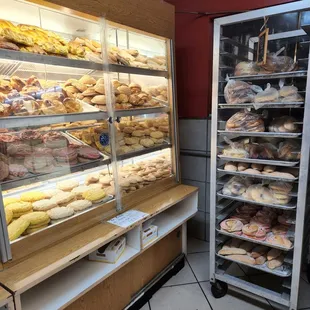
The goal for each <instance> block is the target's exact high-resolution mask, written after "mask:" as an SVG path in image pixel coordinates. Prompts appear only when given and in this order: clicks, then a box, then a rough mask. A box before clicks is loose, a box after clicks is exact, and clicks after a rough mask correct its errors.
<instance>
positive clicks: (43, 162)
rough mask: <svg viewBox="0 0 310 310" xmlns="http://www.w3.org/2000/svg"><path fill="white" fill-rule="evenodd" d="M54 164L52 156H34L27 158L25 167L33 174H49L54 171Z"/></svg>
mask: <svg viewBox="0 0 310 310" xmlns="http://www.w3.org/2000/svg"><path fill="white" fill-rule="evenodd" d="M53 162H54V157H53V156H51V155H40V154H37V155H36V154H32V155H30V156H27V157H25V160H24V166H25V167H26V168H27V169H28V171H30V172H32V173H48V172H52V171H53V169H54V165H53Z"/></svg>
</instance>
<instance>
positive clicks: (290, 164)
mask: <svg viewBox="0 0 310 310" xmlns="http://www.w3.org/2000/svg"><path fill="white" fill-rule="evenodd" d="M217 156H218V158H220V159H221V160H225V161H237V162H242V163H251V164H262V165H271V166H281V167H294V166H296V165H298V164H299V161H284V160H273V159H252V158H238V157H227V156H224V155H217Z"/></svg>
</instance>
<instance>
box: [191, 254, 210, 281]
mask: <svg viewBox="0 0 310 310" xmlns="http://www.w3.org/2000/svg"><path fill="white" fill-rule="evenodd" d="M187 261H188V263H189V264H190V266H191V268H192V269H193V271H194V274H195V276H196V277H197V279H198V281H199V282H200V281H208V280H209V252H204V253H194V254H188V255H187Z"/></svg>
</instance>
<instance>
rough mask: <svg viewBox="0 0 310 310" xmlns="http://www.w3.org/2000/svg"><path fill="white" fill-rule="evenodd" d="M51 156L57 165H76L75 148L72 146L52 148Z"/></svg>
mask: <svg viewBox="0 0 310 310" xmlns="http://www.w3.org/2000/svg"><path fill="white" fill-rule="evenodd" d="M53 156H54V158H55V159H56V160H57V163H58V164H59V165H65V166H66V165H76V164H77V157H78V154H77V150H76V149H75V148H74V147H70V146H69V147H63V148H60V149H54V151H53Z"/></svg>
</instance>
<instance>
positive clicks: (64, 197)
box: [50, 192, 75, 205]
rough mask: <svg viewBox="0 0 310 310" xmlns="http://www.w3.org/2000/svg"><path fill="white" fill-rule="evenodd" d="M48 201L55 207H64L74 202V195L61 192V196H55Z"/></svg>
mask: <svg viewBox="0 0 310 310" xmlns="http://www.w3.org/2000/svg"><path fill="white" fill-rule="evenodd" d="M50 200H51V201H52V202H53V203H56V204H57V205H64V204H68V203H70V202H71V201H73V200H75V195H74V194H72V193H68V192H63V193H61V194H58V195H57V196H54V197H52V198H51V199H50Z"/></svg>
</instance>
